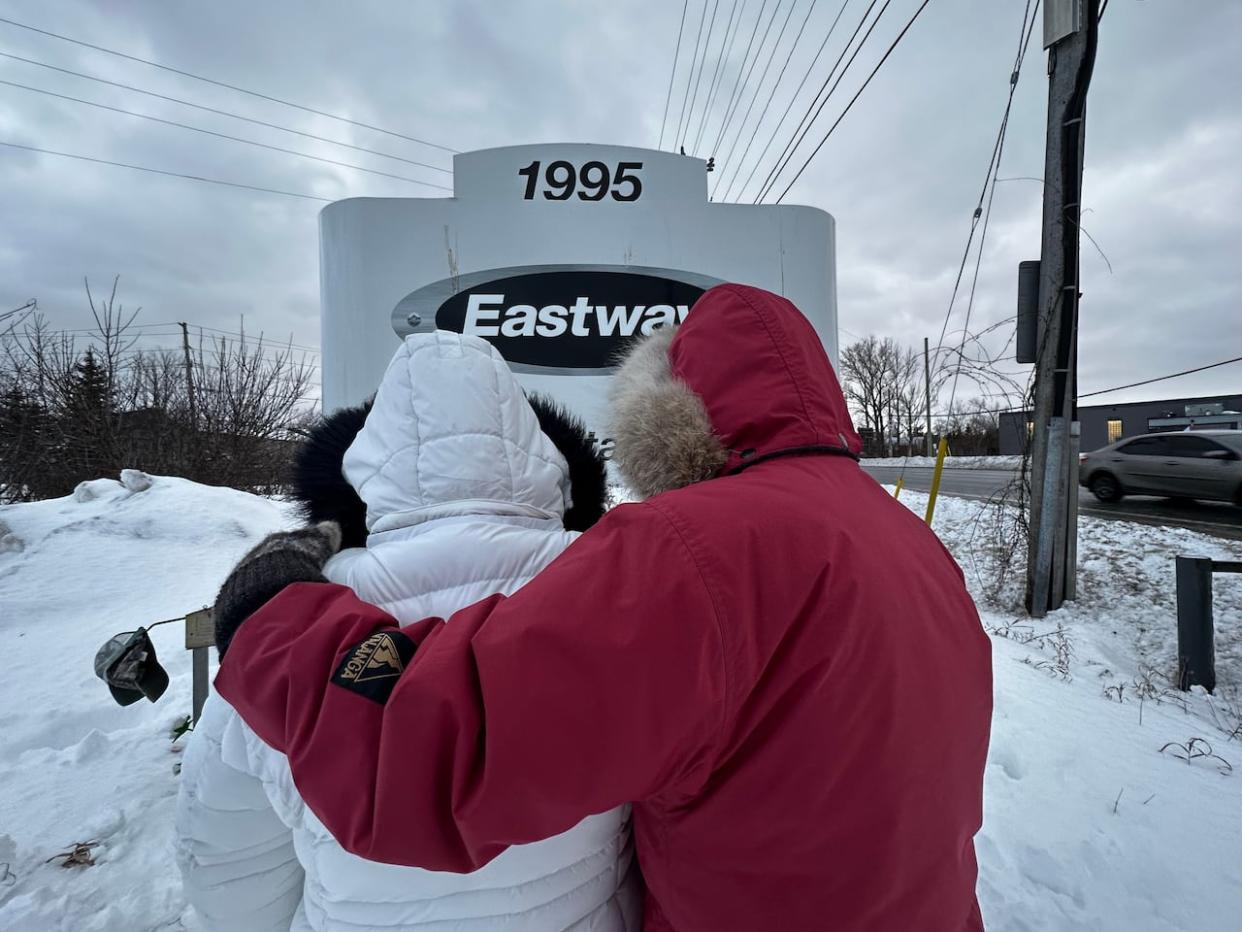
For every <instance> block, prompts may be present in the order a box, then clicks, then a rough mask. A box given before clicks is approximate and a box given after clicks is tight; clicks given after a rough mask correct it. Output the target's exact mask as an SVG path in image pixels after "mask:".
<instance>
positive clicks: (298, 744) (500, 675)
mask: <svg viewBox="0 0 1242 932" xmlns="http://www.w3.org/2000/svg"><path fill="white" fill-rule="evenodd" d="M614 414H615V416H616V424H615V437H616V448H615V458H616V462H617V465H618V467H619V468H620V469H621V471H622V473H623V475H625V477H626V478H627V480H628V481H629V482H630V484H631V486H632V488H633V489H634V490H635V491H636V492H637V493H638V494H640V495H641V496H642V497H643V498H644V501H642V502H639V503H633V504H626V505H621V506H619V507H617V508H615V509H613V510H612V511H611V512H609V513H608V514H607V515H606V516H605V517H604V518H603V520H601V521H600V522H599V523H598V524H597V525H595V527H594V528H592V529H591V530H589V531H587V532H586V533H585V534H584V535H583V536H582V537H581V538H580V539H579V540H578V541H577V542H576V543H574V544H573V545H572V546H571V547H570V548H569V549H568V550H567V551H566V552H565V553H564V554H563V555H561V556H560V557H559V558H558V559H556V560H555V561H554V562H553V563H552V564H551V565H550V566H549V567H548V568H547V569H545V570H544V571H543V572H542V573H541V574H540V575H539V576H537V577H536V578H535V579H534V580H533V581H532V582H530V583H528V584H527V585H526V586H525V587H523V588H522V589H520V590H519V591H518V592H516V593H514V594H513V595H512V596H510V597H508V598H504V597H501V596H493V597H491V598H488V599H486V600H484V601H482V602H479V603H477V604H475V605H473V606H471V607H469V608H466V609H463V610H462V611H459V612H458V613H456V614H455V615H453V616H452V617H451V618H449V619H447V621H445V620H442V619H438V618H431V619H426V620H423V621H421V622H417V623H415V624H413V625H409V626H406V627H404V628H399V627H398V626H397V625H396V623H395V622H394V620H393V619H392V618H391V617H390V616H388V615H386V614H385V613H384V612H383V611H381V610H380V609H377V608H375V607H374V606H371V605H368V604H366V603H364V602H361V601H360V600H359V599H358V598H357V597H356V596H355V595H354V594H353V593H352V592H351V591H350V590H348V589H346V588H344V587H341V586H334V585H328V584H326V583H322V582H316V581H314V578H315V577H314V574H313V573H308V574H304V575H303V576H301V577H300V578H302V579H304V580H311V581H302V582H296V583H295V584H293V585H290V586H288V587H287V588H285V589H284V590H283V591H281V592H280V594H279V595H277V596H276V597H275V598H272V599H271V600H270V601H268V602H267V603H266V604H265V605H264V606H263V607H262V608H261V609H260V610H259V611H258V612H257V613H255V614H254V615H253V616H252V617H250V618H249V619H248V620H246V621H245V622H244V623H243V624H241V625H240V628H239V629H238V630H237V631H236V633H235V635H234V636H233V639H232V646H231V647H230V648H229V651H228V656H227V659H225V660H224V662H223V664H222V666H221V669H220V673H219V675H218V677H217V679H216V685H217V687H218V689H219V690H220V692H221V693H222V694H223V695H224V696H225V698H226V699H228V701H229V702H230V703H232V705H233V706H234V707H235V708H236V709H237V710H238V711H239V712H240V713H241V714H242V716H243V717H244V718H245V719H246V721H247V722H248V723H249V724H250V725H251V727H253V729H254V730H255V731H256V732H257V733H258V734H259V736H260V737H262V739H263V740H264V741H266V742H267V743H269V744H271V745H272V746H273V747H275V748H276V749H278V750H280V751H283V752H284V753H285V754H287V755H288V758H289V762H290V765H291V767H292V770H293V776H294V779H295V781H296V783H297V786H298V788H299V790H300V791H301V793H302V796H303V797H304V798H305V800H306V802H307V803H308V804H309V805H310V807H311V808H312V809H313V810H314V811H315V813H316V814H317V815H318V816H319V818H320V819H322V820H323V822H324V824H325V825H326V826H327V827H328V828H329V829H330V830H331V831H332V833H333V834H334V835H335V836H336V837H337V838H338V839H339V840H340V842H341V843H342V844H343V845H344V846H345V847H346V848H347V849H348V850H350V851H352V852H354V853H356V854H358V855H361V856H362V857H365V858H370V859H372V860H379V861H387V862H391V863H395V864H407V865H416V866H419V867H424V868H430V869H433V870H444V871H457V872H465V871H470V870H472V869H475V868H477V867H479V866H480V865H483V864H486V863H487V862H488V861H489V860H490V859H491V858H494V857H495V856H496V855H497V854H499V853H500V852H501V851H503V850H504V849H505V848H506V847H507V846H509V845H514V844H520V843H524V842H530V841H533V840H536V839H542V838H546V837H548V836H551V835H555V834H557V833H560V832H563V831H565V830H566V829H568V828H570V827H571V826H573V825H575V824H576V823H577V822H578V821H580V820H581V819H583V818H584V817H586V816H587V815H590V814H592V813H598V812H603V811H605V810H608V809H611V808H613V807H615V806H617V805H620V804H623V803H632V804H633V813H634V827H635V837H636V842H637V848H638V855H639V861H640V863H641V865H642V870H643V874H644V876H645V878H646V882H647V888H648V890H647V900H646V910H645V921H646V929H647V930H648V932H666V930H674V932H724V930H735V929H736V930H777V932H795V930H811V929H817V930H818V929H832V930H893V932H898V930H900V932H913V930H918V932H938V930H944V932H962V930H979V929H982V928H983V923H982V919H981V917H980V914H979V908H978V905H977V901H976V898H975V880H976V864H975V853H974V841H973V837H974V835H975V833H976V831H978V829H979V827H980V824H981V821H982V784H983V770H984V763H985V759H986V756H987V747H988V736H989V727H990V719H991V708H992V683H991V647H990V644H989V641H988V639H987V636H986V635H985V634H984V632H983V629H982V626H981V624H980V621H979V616H978V613H977V612H976V610H975V606H974V604H973V602H972V600H971V598H970V596H969V595H968V593H967V591H966V587H965V585H964V581H963V577H962V573H961V570H960V569H959V568H958V566H957V564H956V563H955V562H954V561H953V559H952V557H951V556H950V555H949V554H948V552H947V551H946V550H945V549H944V547H943V546H942V545H941V543H940V541H939V540H938V539H937V538H936V536H935V535H934V534H933V533H932V532H931V530H930V529H929V528H928V527H927V526H926V525H925V524H924V523H923V522H922V521H920V520H919V519H918V518H917V517H915V516H914V515H913V514H912V513H911V512H910V511H909V510H908V509H906V508H905V507H904V506H903V505H901V504H900V503H898V502H896V501H894V500H893V498H892V497H891V496H890V495H888V494H887V493H886V492H885V491H884V490H883V489H882V488H881V487H880V486H879V485H877V484H876V483H875V482H874V481H873V480H872V479H870V478H869V477H868V476H867V475H866V474H865V473H863V472H862V470H861V469H860V468H859V465H858V462H857V455H858V451H859V448H860V444H859V439H858V436H857V434H856V432H855V430H854V427H853V425H852V423H851V421H850V416H849V413H848V411H847V410H846V405H845V400H844V397H843V396H842V392H841V388H840V385H839V383H838V381H837V378H836V376H835V374H834V372H833V370H832V366H831V363H830V362H829V360H828V357H827V355H826V354H825V352H824V349H823V347H822V345H821V343H820V340H819V339H818V337H817V336H816V334H815V332H814V330H813V329H812V328H811V326H810V324H809V323H808V322H807V320H806V318H805V317H803V316H802V314H801V313H799V312H798V310H797V309H796V308H795V307H794V306H793V305H792V304H790V303H789V302H788V301H787V300H785V299H784V298H781V297H779V296H777V295H774V294H770V293H768V292H765V291H761V290H759V289H756V288H749V287H743V286H739V285H721V286H718V287H716V288H713V289H711V290H710V291H708V292H707V293H706V294H704V295H703V297H702V298H701V299H700V300H699V301H698V302H697V303H696V304H695V306H694V308H693V309H692V311H691V313H690V314H689V316H688V317H687V319H686V321H685V323H684V324H682V325H681V326H680V327H679V328H677V330H676V331H675V332H674V331H668V332H665V331H658V332H657V333H656V334H655V335H653V336H652V337H650V338H648V339H647V340H645V341H644V342H642V343H641V344H639V346H638V348H637V349H636V350H635V351H634V352H633V354H632V355H631V356H630V357H629V359H628V360H627V362H626V363H625V365H624V366H623V368H622V369H621V370H620V372H619V373H618V374H617V376H616V377H615V394H614ZM251 604H253V603H251ZM218 610H219V611H221V612H222V614H223V615H227V610H228V607H227V606H218Z"/></svg>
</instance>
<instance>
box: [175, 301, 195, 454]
mask: <svg viewBox="0 0 1242 932" xmlns="http://www.w3.org/2000/svg"><path fill="white" fill-rule="evenodd" d="M178 326H179V327H181V349H182V352H183V353H184V354H185V397H186V402H187V404H189V406H190V429H191V430H197V429H198V413H197V411H196V410H195V405H194V363H193V362H192V361H191V358H190V328H189V325H188V324H186V323H185V322H184V321H182V322H181V323H180V324H178Z"/></svg>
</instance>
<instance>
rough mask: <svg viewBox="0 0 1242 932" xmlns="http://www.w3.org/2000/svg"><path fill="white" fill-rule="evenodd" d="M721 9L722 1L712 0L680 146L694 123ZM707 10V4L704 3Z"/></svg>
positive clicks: (679, 142) (683, 144) (683, 143)
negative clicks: (717, 17) (687, 117)
mask: <svg viewBox="0 0 1242 932" xmlns="http://www.w3.org/2000/svg"><path fill="white" fill-rule="evenodd" d="M719 8H720V0H712V18H711V21H710V22H709V23H708V24H707V38H706V39H705V40H704V41H703V60H702V62H700V63H699V76H698V77H697V78H695V79H694V93H693V94H691V95H690V118H689V119H687V120H686V129H685V132H684V133H683V134H682V137H681V139H680V140H679V141H678V145H679V146H685V143H686V136H688V135H689V134H690V124H691V123H693V122H694V104H695V101H697V100H698V98H699V84H700V83H701V82H702V80H703V72H704V71H706V70H707V53H708V51H709V50H710V49H711V45H712V33H713V32H715V30H716V11H717V10H718V9H719ZM704 9H706V3H704Z"/></svg>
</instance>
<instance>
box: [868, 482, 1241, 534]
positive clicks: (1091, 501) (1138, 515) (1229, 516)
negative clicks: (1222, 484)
mask: <svg viewBox="0 0 1242 932" xmlns="http://www.w3.org/2000/svg"><path fill="white" fill-rule="evenodd" d="M863 468H864V469H866V471H867V472H868V473H869V474H870V475H871V476H872V477H873V478H874V479H876V480H877V481H879V482H882V483H884V484H885V485H892V484H894V483H895V482H896V481H897V477H898V476H899V475H901V467H900V466H864V467H863ZM932 472H933V470H932V469H931V468H930V467H923V466H908V467H906V471H905V479H906V482H905V487H906V488H908V489H918V490H920V491H923V492H926V491H927V490H929V489H930V488H931V480H932ZM1015 478H1016V473H1015V472H1013V471H1011V470H1008V469H946V470H945V471H944V476H943V478H942V479H941V480H940V494H941V495H953V496H956V497H958V498H976V499H988V498H991V497H992V496H993V495H996V494H997V493H998V492H1000V491H1001V490H1002V489H1004V488H1005V487H1006V486H1007V485H1008V484H1009V483H1010V482H1012V481H1013V480H1014V479H1015ZM1078 491H1079V495H1078V510H1079V513H1080V514H1085V515H1091V516H1092V517H1093V518H1111V519H1114V520H1120V521H1137V522H1140V523H1142V524H1159V525H1170V526H1173V527H1185V528H1189V529H1191V530H1194V531H1202V532H1203V533H1205V534H1215V535H1216V536H1218V537H1230V538H1233V539H1235V540H1242V508H1238V507H1236V506H1234V505H1227V504H1225V503H1223V502H1173V501H1170V500H1168V499H1163V498H1148V497H1146V496H1131V497H1127V498H1124V499H1122V500H1121V501H1120V502H1117V503H1116V504H1113V505H1106V504H1104V503H1103V502H1098V501H1096V499H1095V496H1094V495H1092V494H1091V493H1090V492H1088V491H1087V490H1086V489H1079V490H1078Z"/></svg>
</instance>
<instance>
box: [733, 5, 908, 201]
mask: <svg viewBox="0 0 1242 932" xmlns="http://www.w3.org/2000/svg"><path fill="white" fill-rule="evenodd" d="M878 2H879V0H871V2H870V3H869V4H867V8H866V9H865V10H863V14H862V16H861V17H860V18H859V20H858V25H857V26H855V27H854V31H853V32H852V33H850V37H849V38H848V39H846V40H845V45H844V46H842V47H841V54H839V55H838V56H837V60H836V61H834V62H833V63H832V67H831V68H829V69H828V76H827V77H826V78H824V83H823V84H821V85H820V87H819V90H817V91H816V92H815V96H814V97H812V98H811V102H810V104H809V105H808V106H807V108H806V112H805V113H803V114H802V116H801V117H800V118H799V120H798V124H797V126H795V127H794V131H793V133H792V134H791V135H790V137H789V139H788V140H786V142H785V145H784V146H783V147H782V148H781V154H780V155H778V156H777V157H776V161H775V162H774V163H773V164H772V167H771V169H769V170H768V174H767V176H766V177H765V178H764V181H763V184H762V185H760V188H759V193H758V194H757V195H756V196H755V200H754V203H756V204H758V203H759V202H760V201H762V200H763V199H764V198H765V197H766V196H767V194H768V192H769V191H770V190H771V189H772V187H773V186H774V185H775V184H776V179H777V176H778V175H779V173H780V172H781V171H783V170H784V168H785V165H786V164H788V160H789V159H792V158H793V152H794V150H796V149H797V147H798V146H800V145H801V144H802V140H803V139H804V138H806V133H807V132H809V131H810V128H811V124H812V123H814V121H815V120H816V119H817V118H818V117H819V113H820V110H822V109H823V108H824V105H825V104H827V102H828V97H831V96H832V93H833V91H835V90H836V87H837V85H836V84H832V79H833V77H835V76H836V74H837V69H838V68H840V67H841V63H842V62H843V61H844V60H845V56H846V55H847V54H849V51H850V48H851V47H853V45H854V40H855V39H857V38H858V34H859V33H860V32H861V31H862V28H863V26H865V25H866V24H867V20H868V18H869V17H870V16H871V11H872V10H874V9H875V5H876V3H878ZM886 5H887V4H886ZM880 15H881V16H883V15H884V11H883V10H881V11H880ZM876 22H879V17H876ZM873 28H874V27H873ZM863 42H866V37H864V38H863ZM858 48H862V43H859V46H858ZM854 54H855V55H857V54H858V53H857V51H855V53H854ZM850 61H851V62H853V58H851V59H850ZM846 68H847V69H848V68H849V65H846ZM841 75H842V76H844V75H845V72H844V71H842V72H841ZM840 83H841V81H840V79H839V78H838V80H837V84H840ZM829 85H832V90H829ZM825 91H828V97H823V102H822V103H820V106H819V110H816V109H815V105H816V103H819V101H820V98H821V96H822V95H823V94H824V92H825ZM804 127H805V129H804Z"/></svg>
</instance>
